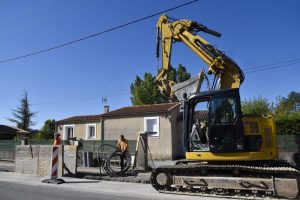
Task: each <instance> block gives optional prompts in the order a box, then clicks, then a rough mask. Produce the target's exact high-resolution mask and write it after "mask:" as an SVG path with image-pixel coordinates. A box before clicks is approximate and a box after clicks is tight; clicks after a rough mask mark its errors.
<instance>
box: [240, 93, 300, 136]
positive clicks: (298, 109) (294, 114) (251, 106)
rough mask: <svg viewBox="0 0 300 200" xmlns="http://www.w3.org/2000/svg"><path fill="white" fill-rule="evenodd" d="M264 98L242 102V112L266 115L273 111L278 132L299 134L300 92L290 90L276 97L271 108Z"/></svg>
mask: <svg viewBox="0 0 300 200" xmlns="http://www.w3.org/2000/svg"><path fill="white" fill-rule="evenodd" d="M272 105H273V104H270V103H269V101H268V100H267V99H266V98H262V97H259V98H254V99H250V100H245V101H243V102H242V110H243V113H244V114H255V115H263V114H264V115H266V114H271V113H273V115H274V120H275V124H276V129H277V133H278V134H296V135H300V93H299V92H295V91H292V92H290V93H289V94H288V95H287V97H278V103H277V104H276V105H275V107H274V108H273V106H272Z"/></svg>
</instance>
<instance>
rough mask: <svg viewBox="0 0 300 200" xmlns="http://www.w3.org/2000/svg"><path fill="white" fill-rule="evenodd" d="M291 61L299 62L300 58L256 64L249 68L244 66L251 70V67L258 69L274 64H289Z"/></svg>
mask: <svg viewBox="0 0 300 200" xmlns="http://www.w3.org/2000/svg"><path fill="white" fill-rule="evenodd" d="M290 62H297V63H299V62H300V58H297V59H293V60H285V61H280V62H277V63H272V64H266V65H260V66H256V67H248V68H244V70H251V69H256V68H264V67H269V66H273V65H282V64H289V63H290Z"/></svg>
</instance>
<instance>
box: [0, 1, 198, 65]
mask: <svg viewBox="0 0 300 200" xmlns="http://www.w3.org/2000/svg"><path fill="white" fill-rule="evenodd" d="M197 1H199V0H193V1H189V2H187V3H184V4H180V5H178V6H175V7H172V8H169V9H166V10H163V11H159V12H157V13H154V14H151V15H148V16H146V17H142V18H139V19H136V20H133V21H131V22H127V23H125V24H122V25H119V26H115V27H113V28H110V29H107V30H104V31H101V32H98V33H95V34H92V35H88V36H85V37H82V38H79V39H76V40H73V41H70V42H66V43H63V44H60V45H57V46H53V47H50V48H47V49H43V50H40V51H36V52H32V53H29V54H25V55H22V56H17V57H14V58H9V59H6V60H2V61H0V64H2V63H6V62H10V61H14V60H19V59H22V58H26V57H29V56H34V55H37V54H41V53H45V52H47V51H51V50H54V49H58V48H62V47H65V46H68V45H71V44H74V43H77V42H81V41H83V40H87V39H90V38H93V37H96V36H99V35H102V34H104V33H108V32H111V31H114V30H116V29H120V28H123V27H126V26H129V25H132V24H135V23H138V22H141V21H144V20H146V19H149V18H152V17H155V16H157V15H161V14H163V13H165V12H169V11H172V10H176V9H178V8H181V7H184V6H187V5H189V4H192V3H195V2H197Z"/></svg>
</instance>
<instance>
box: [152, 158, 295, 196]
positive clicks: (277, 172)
mask: <svg viewBox="0 0 300 200" xmlns="http://www.w3.org/2000/svg"><path fill="white" fill-rule="evenodd" d="M233 171H238V172H239V176H240V177H254V178H262V177H264V178H271V177H276V178H277V177H280V178H297V179H300V171H298V170H297V169H296V168H294V167H292V166H290V165H289V164H288V163H286V162H280V161H268V162H242V163H241V162H227V163H224V162H222V163H221V162H219V163H218V162H199V161H179V162H177V163H176V164H175V165H168V166H161V167H158V168H156V169H155V170H153V171H152V173H151V177H150V181H151V184H152V186H153V187H154V188H155V189H156V190H157V191H159V192H161V193H171V194H181V195H197V196H198V195H199V196H210V197H230V198H236V199H261V197H262V196H269V197H272V198H274V197H275V198H276V196H274V194H273V193H272V194H254V196H253V194H252V193H249V191H247V190H245V191H242V190H240V191H238V192H237V191H235V190H234V189H232V190H230V191H229V192H227V193H226V194H225V193H222V194H221V195H222V196H220V194H217V193H216V192H214V191H212V190H205V191H199V190H193V189H192V190H180V191H178V190H176V187H172V184H173V179H172V177H173V176H174V175H177V176H193V175H195V176H218V175H219V176H228V177H232V176H233ZM159 174H164V175H165V179H166V180H165V183H164V184H161V183H159V181H158V180H157V176H158V175H159ZM255 195H258V196H257V197H256V196H255Z"/></svg>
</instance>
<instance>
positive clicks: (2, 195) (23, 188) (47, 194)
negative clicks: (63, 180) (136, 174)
mask: <svg viewBox="0 0 300 200" xmlns="http://www.w3.org/2000/svg"><path fill="white" fill-rule="evenodd" d="M0 199H1V200H41V199H43V200H67V199H70V200H84V199H89V200H96V199H97V200H118V199H120V200H121V199H122V200H137V199H140V197H133V196H122V193H121V192H119V191H116V194H105V193H95V192H83V191H75V190H71V189H68V188H57V187H49V186H47V185H24V184H18V183H9V182H1V181H0ZM143 199H149V198H143Z"/></svg>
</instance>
